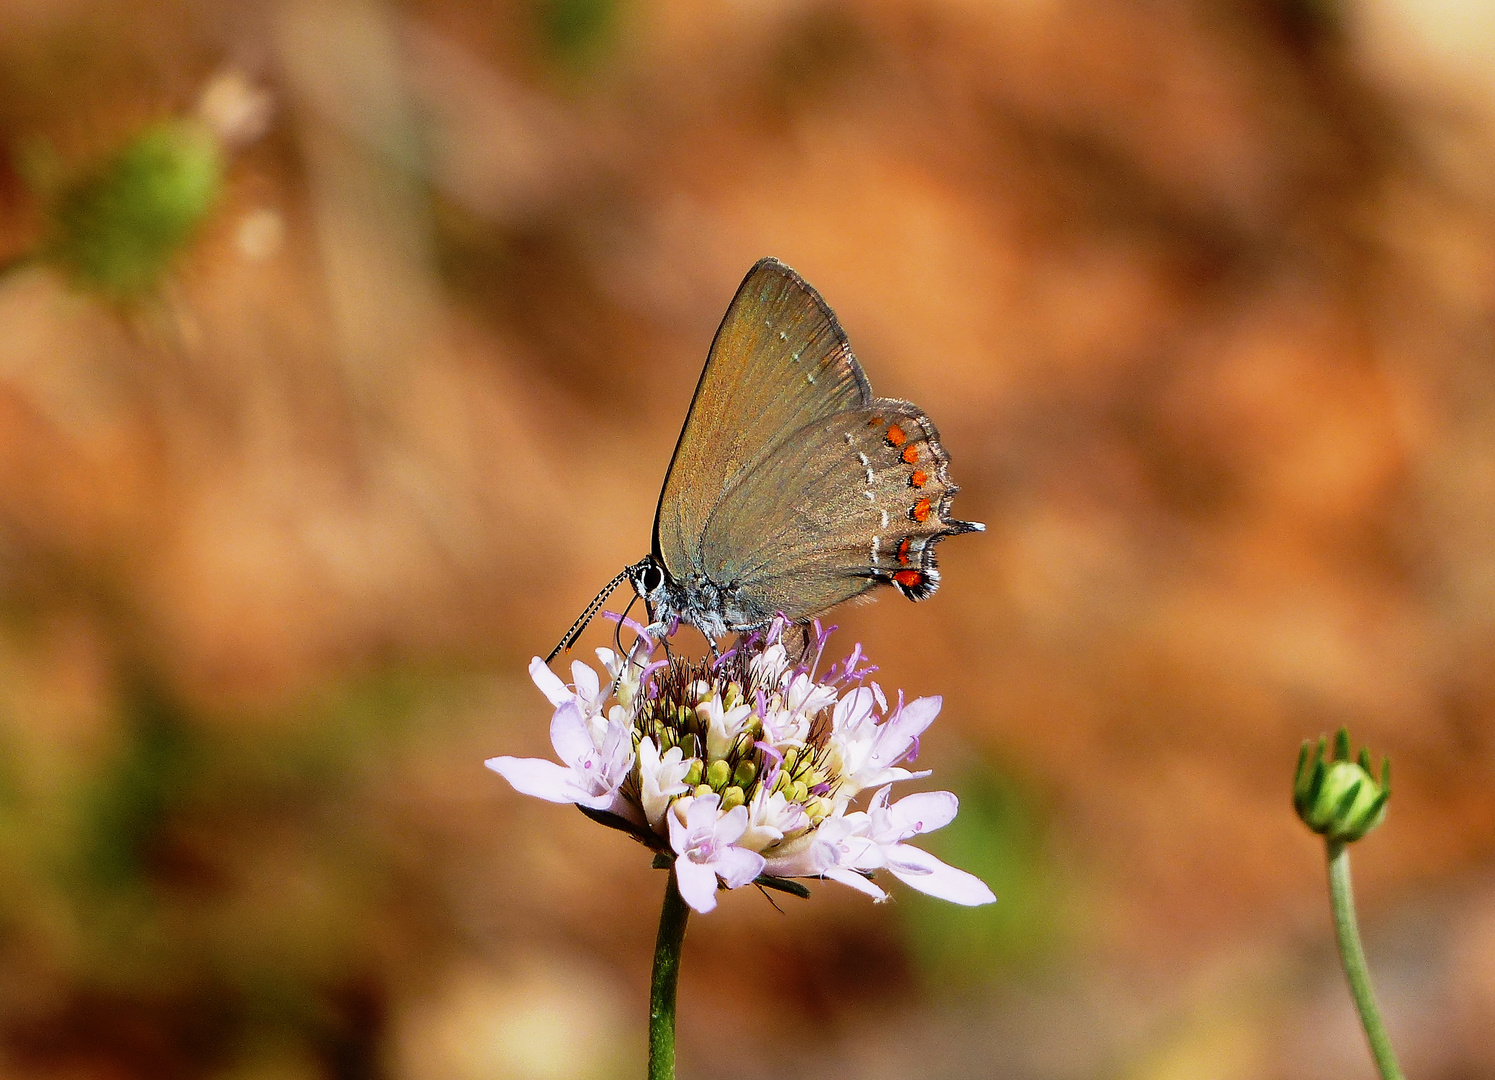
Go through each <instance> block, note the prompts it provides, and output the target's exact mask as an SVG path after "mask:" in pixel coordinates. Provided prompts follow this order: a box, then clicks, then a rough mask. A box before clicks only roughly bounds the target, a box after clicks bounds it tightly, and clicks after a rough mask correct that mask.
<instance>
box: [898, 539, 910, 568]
mask: <svg viewBox="0 0 1495 1080" xmlns="http://www.w3.org/2000/svg"><path fill="white" fill-rule="evenodd" d="M913 542H914V538H913V537H912V536H905V537H904V538H903V541H902V542H901V543H900V544H899V545H898V561H899V562H901V563H905V564H906V563H907V562H908V549H909V545H910V544H912V543H913Z"/></svg>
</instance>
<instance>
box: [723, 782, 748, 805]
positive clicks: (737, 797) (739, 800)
mask: <svg viewBox="0 0 1495 1080" xmlns="http://www.w3.org/2000/svg"><path fill="white" fill-rule="evenodd" d="M745 802H747V796H746V795H744V794H743V793H742V788H740V787H735V786H734V787H729V788H728V789H727V790H726V791H723V792H722V809H723V810H730V809H732V807H734V806H741V805H742V804H743V803H745Z"/></svg>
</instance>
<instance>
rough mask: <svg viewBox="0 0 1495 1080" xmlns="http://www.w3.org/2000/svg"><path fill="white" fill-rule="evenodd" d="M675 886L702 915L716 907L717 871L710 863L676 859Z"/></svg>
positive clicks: (682, 857)
mask: <svg viewBox="0 0 1495 1080" xmlns="http://www.w3.org/2000/svg"><path fill="white" fill-rule="evenodd" d="M675 886H676V887H677V888H678V889H679V890H680V895H681V896H682V897H683V898H684V899H685V902H686V903H687V904H689V905H690V906H691V907H693V908H695V909H696V910H697V911H699V912H700V913H701V914H702V915H704V914H706V912H708V911H710V910H711V909H712V908H714V907H716V871H715V870H713V869H712V868H711V865H710V864H709V863H698V862H691V861H690V860H689V859H687V858H686V857H685V856H683V855H682V856H681V857H680V858H678V859H676V860H675Z"/></svg>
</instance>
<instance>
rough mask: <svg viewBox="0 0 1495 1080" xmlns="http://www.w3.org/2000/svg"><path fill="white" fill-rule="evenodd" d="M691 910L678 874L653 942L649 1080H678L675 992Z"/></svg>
mask: <svg viewBox="0 0 1495 1080" xmlns="http://www.w3.org/2000/svg"><path fill="white" fill-rule="evenodd" d="M689 918H690V908H688V907H686V905H685V899H684V898H683V897H682V896H681V895H680V889H679V886H678V885H677V884H676V882H675V871H674V869H671V870H670V880H669V883H668V884H666V885H665V887H664V907H663V909H662V910H661V911H660V913H659V937H658V938H656V939H655V942H654V977H653V979H652V981H651V983H650V987H649V1080H675V990H676V988H677V987H678V986H679V983H680V948H681V946H682V945H683V944H684V943H685V923H686V920H688V919H689Z"/></svg>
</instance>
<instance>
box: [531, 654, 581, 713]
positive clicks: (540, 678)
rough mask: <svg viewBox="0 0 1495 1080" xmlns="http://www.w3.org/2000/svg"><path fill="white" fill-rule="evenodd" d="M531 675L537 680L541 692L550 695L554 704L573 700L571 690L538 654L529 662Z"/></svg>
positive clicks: (536, 683)
mask: <svg viewBox="0 0 1495 1080" xmlns="http://www.w3.org/2000/svg"><path fill="white" fill-rule="evenodd" d="M529 677H530V678H531V679H534V680H535V685H536V686H538V687H539V688H540V693H542V694H544V695H545V696H546V697H548V698H549V699H550V703H551V704H552V705H562V704H564V703H565V702H568V701H570V700H571V691H569V690H567V689H566V684H565V683H563V682H561V679H560V676H558V675H557V674H556V673H555V672H553V671H551V670H550V669H549V668H548V667H546V666H545V661H544V660H541V659H540V658H539V657H538V656H537V657H535V658H534V659H533V660H531V661H530V662H529Z"/></svg>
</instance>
